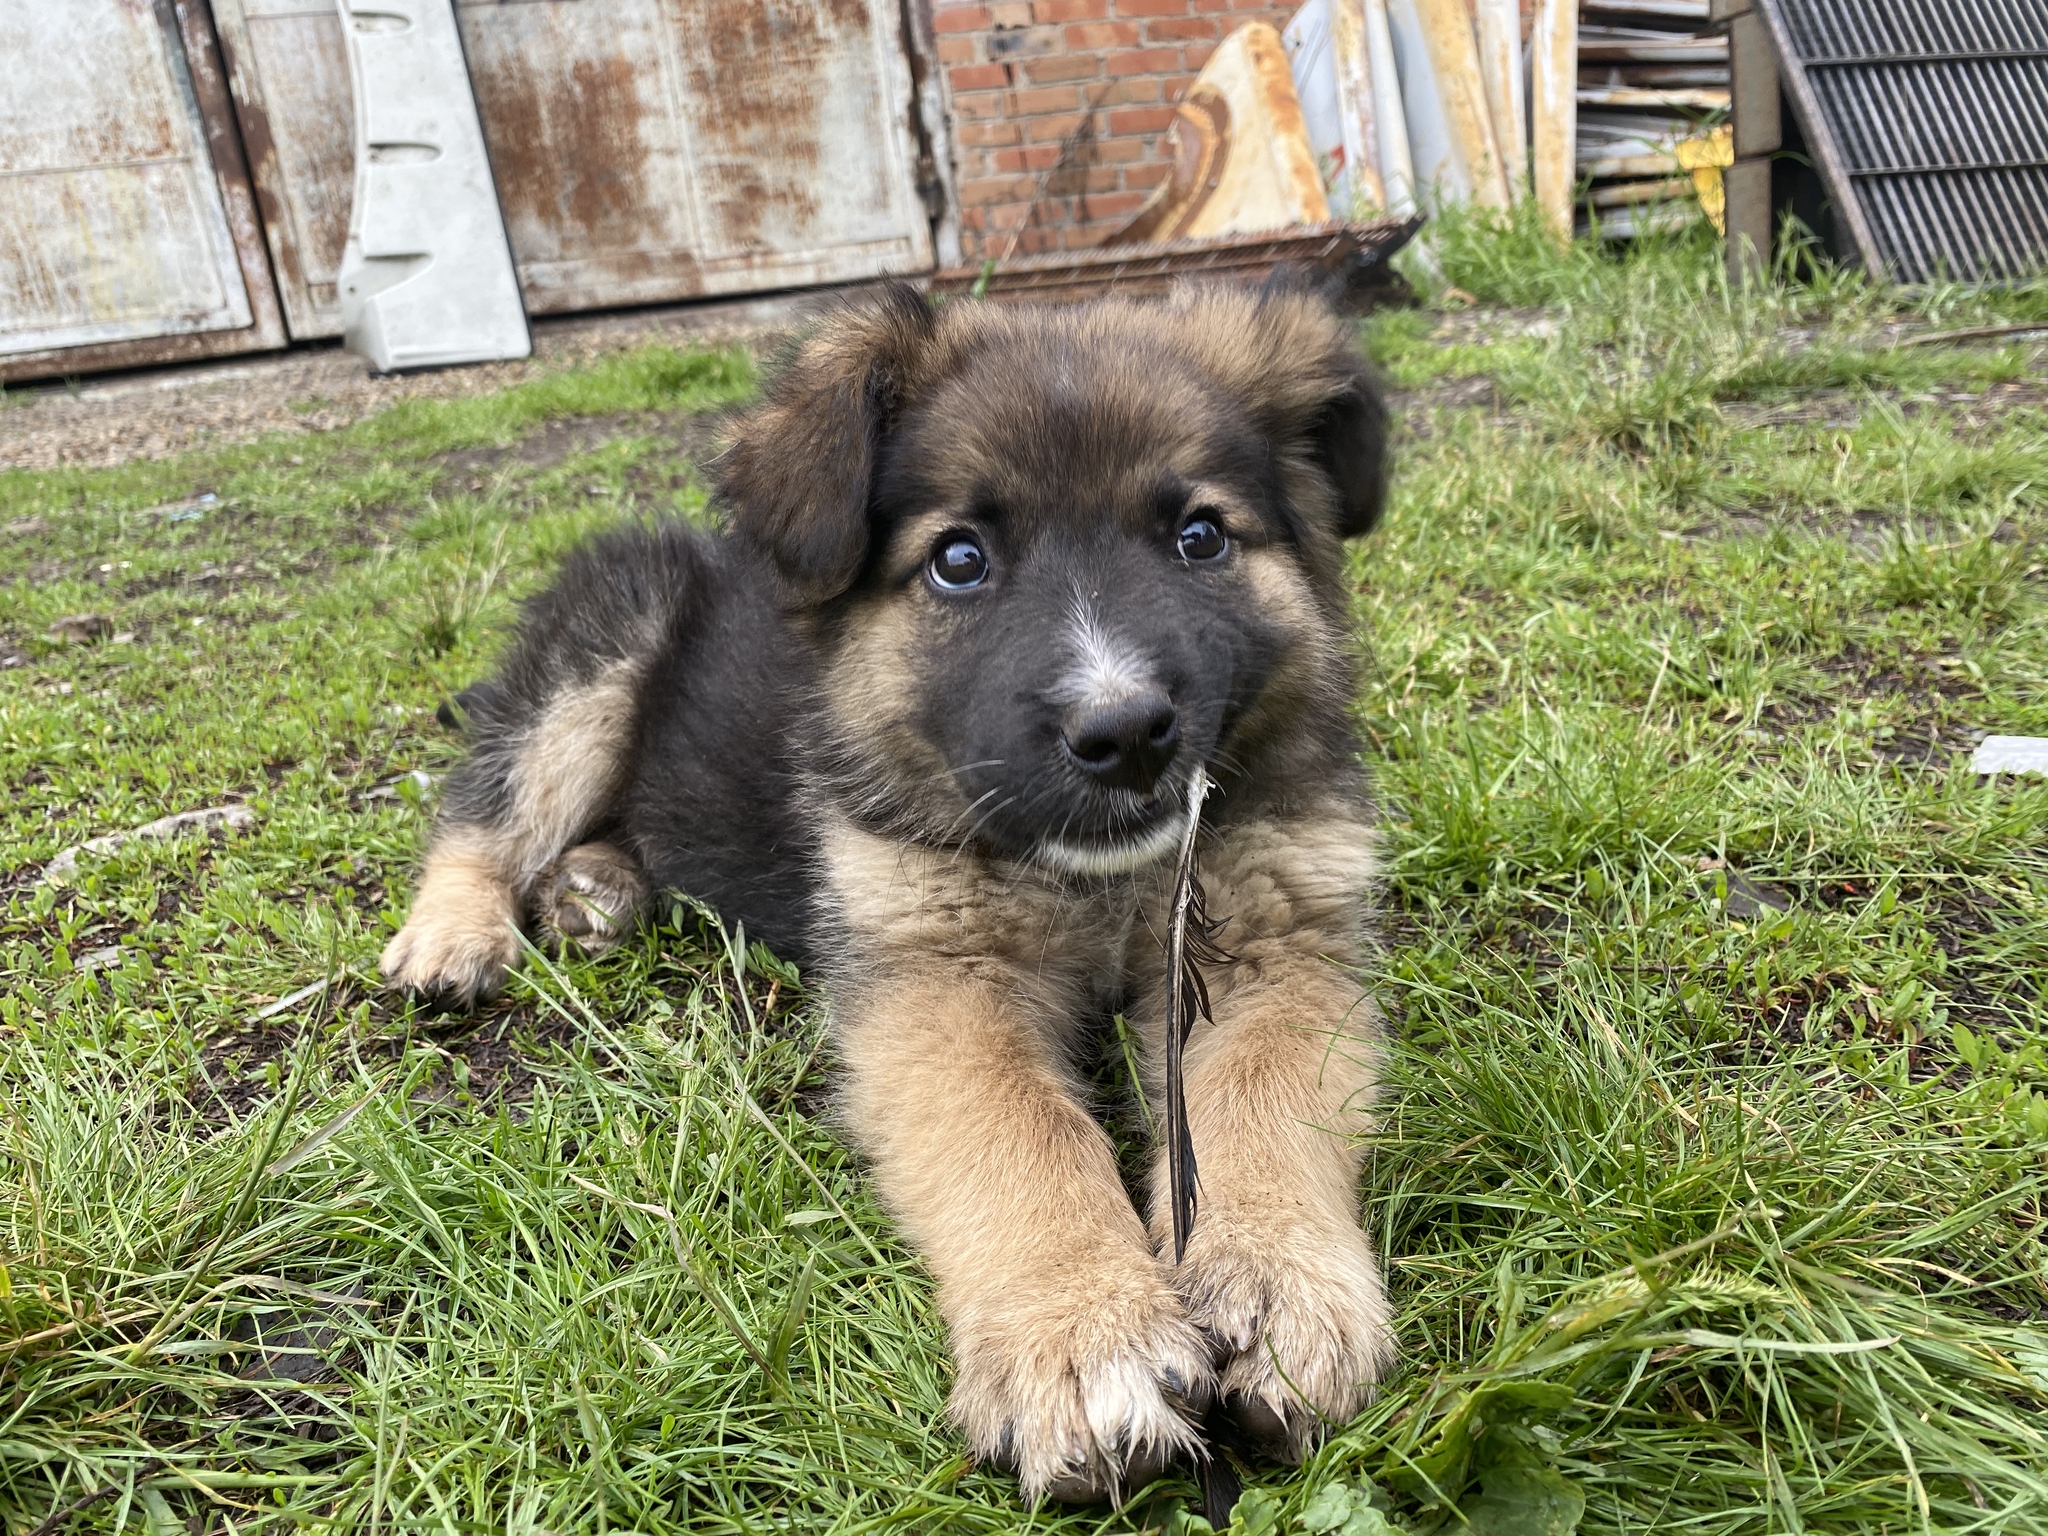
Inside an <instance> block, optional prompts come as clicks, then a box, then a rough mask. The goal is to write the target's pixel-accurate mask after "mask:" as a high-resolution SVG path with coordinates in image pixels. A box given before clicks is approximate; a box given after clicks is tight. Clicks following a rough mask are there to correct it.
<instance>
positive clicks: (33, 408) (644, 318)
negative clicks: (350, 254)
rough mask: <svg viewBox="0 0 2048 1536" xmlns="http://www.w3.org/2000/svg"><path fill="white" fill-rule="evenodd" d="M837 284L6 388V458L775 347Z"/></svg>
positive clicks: (144, 445)
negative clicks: (400, 358) (394, 370)
mask: <svg viewBox="0 0 2048 1536" xmlns="http://www.w3.org/2000/svg"><path fill="white" fill-rule="evenodd" d="M837 291H839V290H826V291H822V292H812V293H804V294H778V295H772V296H769V297H766V298H758V299H736V300H728V301H720V302H715V303H702V304H679V305H670V306H666V307H663V308H660V309H645V310H632V311H626V312H622V313H618V314H609V315H578V316H574V317H570V318H564V319H558V320H537V321H535V322H534V326H533V343H534V349H533V356H532V357H530V358H526V359H523V360H521V361H519V362H510V363H478V364H473V365H470V366H466V367H459V368H439V369H434V370H432V371H429V372H420V373H406V374H376V373H372V372H371V371H370V369H369V365H368V364H367V363H365V362H364V361H363V360H362V359H361V358H359V357H356V356H353V355H352V354H350V353H347V352H344V351H342V349H341V347H340V345H339V344H338V343H334V342H317V343H311V344H308V345H305V346H302V347H299V348H296V349H294V350H292V351H290V352H281V353H277V354H275V355H273V356H270V357H260V358H242V359H237V360H234V361H231V362H219V363H200V364H191V365H187V366H184V367H178V368H158V369H150V370H146V371H141V372H135V373H126V374H109V375H106V376H105V377H103V378H99V379H92V380H86V381H82V382H81V381H71V382H69V383H52V384H45V385H38V386H29V387H27V388H25V389H14V390H10V391H8V398H7V405H8V408H7V409H6V410H4V411H0V468H12V469H58V468H63V467H66V466H78V467H88V468H106V467H109V466H112V465H116V464H126V463H130V462H132V461H134V460H138V459H163V458H170V457H172V456H173V455H176V454H180V453H185V452H188V451H190V450H192V449H195V448H206V447H221V446H225V445H228V444H234V443H246V442H252V441H254V440H255V439H257V438H260V437H268V436H272V435H286V436H289V435H295V434H301V433H312V432H331V431H334V430H335V429H336V428H339V427H345V426H348V425H350V424H352V423H354V422H357V421H360V420H362V419H363V418H364V417H366V416H370V415H374V414H375V413H376V412H378V411H381V410H383V409H385V408H386V407H388V406H392V405H396V404H398V403H399V402H400V401H402V400H414V399H454V398H460V397H464V396H470V395H483V394H489V393H492V392H493V391H496V390H500V389H504V388H506V387H507V386H508V385H512V384H519V383H523V382H525V381H526V380H529V379H533V378H538V377H539V376H540V375H542V374H543V373H547V372H550V371H552V370H555V369H559V368H562V367H566V366H572V365H575V364H578V363H586V362H590V361H592V360H594V359H596V358H599V357H602V356H605V355H607V354H609V353H614V352H624V351H628V350H631V349H632V348H634V347H641V346H649V345H654V344H666V345H671V346H679V345H686V344H693V343H716V342H734V341H737V342H743V343H745V344H747V345H748V346H750V347H753V348H755V349H756V350H759V351H764V352H765V351H767V350H772V346H773V342H774V339H775V337H776V336H777V335H778V334H780V333H784V332H787V331H788V330H790V329H791V328H792V327H794V326H796V325H798V324H801V322H802V320H803V317H804V315H805V314H806V312H808V310H809V309H811V308H812V307H813V306H815V305H817V304H818V303H820V302H823V301H825V300H826V299H828V298H829V297H831V296H832V294H833V293H834V292H837Z"/></svg>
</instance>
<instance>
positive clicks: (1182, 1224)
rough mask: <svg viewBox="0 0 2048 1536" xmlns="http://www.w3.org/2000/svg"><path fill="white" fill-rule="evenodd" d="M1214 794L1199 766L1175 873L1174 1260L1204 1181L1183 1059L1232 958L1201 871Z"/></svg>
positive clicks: (1169, 1153)
mask: <svg viewBox="0 0 2048 1536" xmlns="http://www.w3.org/2000/svg"><path fill="white" fill-rule="evenodd" d="M1208 798H1209V775H1208V774H1207V773H1205V772H1203V771H1202V770H1201V769H1199V768H1197V769H1196V770H1195V777H1194V782H1193V783H1191V784H1190V785H1189V786H1188V824H1187V830H1186V831H1185V832H1183V833H1182V834H1181V840H1180V857H1179V859H1178V860H1177V861H1176V863H1175V865H1174V871H1173V902H1172V905H1171V907H1170V908H1169V918H1168V923H1167V930H1166V1114H1165V1127H1164V1128H1165V1132H1166V1182H1167V1185H1168V1204H1169V1208H1170V1210H1171V1212H1172V1215H1173V1262H1174V1263H1176V1264H1178V1263H1180V1261H1181V1257H1182V1255H1184V1254H1185V1253H1186V1252H1187V1247H1188V1237H1189V1235H1190V1234H1191V1233H1192V1232H1193V1231H1194V1227H1195V1206H1196V1203H1197V1196H1198V1193H1199V1190H1200V1179H1199V1177H1198V1175H1197V1173H1196V1170H1195V1141H1194V1134H1193V1132H1192V1131H1191V1130H1190V1129H1189V1127H1188V1104H1187V1087H1186V1083H1185V1081H1184V1077H1183V1070H1182V1060H1183V1057H1184V1056H1185V1054H1186V1051H1187V1043H1188V1036H1189V1035H1190V1034H1191V1033H1192V1032H1193V1031H1194V1027H1195V1020H1196V1019H1207V1018H1209V986H1208V983H1207V982H1205V981H1203V979H1202V967H1203V966H1204V965H1221V964H1224V963H1225V962H1227V961H1228V960H1229V958H1230V957H1229V956H1228V955H1226V954H1225V953H1224V952H1223V951H1222V950H1221V949H1220V948H1218V947H1217V944H1216V935H1217V934H1218V933H1219V932H1221V931H1222V928H1223V924H1222V923H1221V922H1216V921H1212V920H1211V919H1210V917H1209V910H1208V905H1207V897H1206V895H1205V893H1204V892H1203V890H1202V880H1201V876H1200V875H1199V874H1197V873H1196V870H1195V834H1196V833H1197V832H1199V831H1200V830H1201V827H1202V803H1203V802H1204V801H1205V800H1207V799H1208Z"/></svg>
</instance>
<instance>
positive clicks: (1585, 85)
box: [1574, 0, 1734, 239]
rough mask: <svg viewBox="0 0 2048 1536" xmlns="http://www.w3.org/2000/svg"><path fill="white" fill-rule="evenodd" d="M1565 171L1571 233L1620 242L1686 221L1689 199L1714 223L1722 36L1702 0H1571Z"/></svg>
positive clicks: (1725, 134)
mask: <svg viewBox="0 0 2048 1536" xmlns="http://www.w3.org/2000/svg"><path fill="white" fill-rule="evenodd" d="M1578 8H1579V26H1578V50H1577V51H1578V68H1577V76H1578V78H1577V90H1576V93H1575V95H1576V105H1577V108H1578V128H1577V133H1576V150H1575V155H1574V162H1575V163H1574V169H1575V172H1576V179H1577V180H1578V181H1579V182H1580V183H1581V184H1584V185H1585V186H1586V188H1587V190H1586V191H1585V192H1584V193H1583V194H1582V195H1581V196H1580V198H1579V214H1578V221H1577V222H1578V228H1579V231H1580V232H1581V233H1586V232H1589V231H1591V230H1594V229H1597V230H1598V232H1599V233H1600V234H1601V235H1603V236H1605V237H1607V238H1609V239H1626V238H1628V237H1630V236H1632V235H1635V234H1639V233H1641V232H1643V231H1644V230H1647V229H1653V228H1659V227H1668V226H1671V225H1675V224H1682V223H1686V222H1689V221H1690V220H1692V219H1693V218H1694V217H1696V216H1697V215H1696V213H1695V211H1694V207H1693V202H1694V199H1697V200H1698V203H1699V206H1700V207H1702V208H1704V209H1705V210H1706V213H1707V216H1708V217H1709V218H1711V219H1712V220H1713V221H1714V223H1715V225H1716V227H1720V226H1721V225H1722V222H1723V220H1722V208H1723V199H1722V190H1721V170H1722V168H1723V167H1724V166H1727V165H1729V164H1731V163H1732V162H1733V158H1734V155H1733V145H1732V141H1731V137H1730V133H1729V130H1728V128H1727V126H1726V119H1727V116H1728V103H1729V76H1728V34H1727V31H1726V30H1725V29H1724V28H1721V27H1710V24H1709V19H1708V0H1578Z"/></svg>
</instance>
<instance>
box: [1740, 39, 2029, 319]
mask: <svg viewBox="0 0 2048 1536" xmlns="http://www.w3.org/2000/svg"><path fill="white" fill-rule="evenodd" d="M1762 5H1763V10H1764V14H1765V17H1766V19H1767V20H1768V21H1769V23H1770V26H1771V31H1772V33H1773V35H1774V37H1775V39H1776V41H1777V45H1778V51H1779V54H1780V56H1781V57H1782V58H1783V60H1784V64H1785V74H1786V83H1787V84H1788V85H1789V86H1790V87H1791V90H1792V93H1793V97H1794V101H1795V103H1796V105H1797V106H1798V108H1799V115H1800V117H1801V119H1802V120H1803V122H1804V125H1805V127H1806V130H1807V140H1808V142H1809V143H1810V144H1811V145H1812V147H1813V149H1814V152H1815V158H1816V159H1817V160H1818V161H1819V162H1820V171H1821V174H1822V176H1823V177H1824V178H1825V179H1826V181H1827V184H1828V190H1829V192H1830V193H1831V194H1832V196H1833V197H1834V200H1835V202H1836V204H1837V206H1838V207H1839V208H1840V209H1841V210H1842V212H1843V214H1844V216H1845V218H1846V221H1847V223H1848V225H1849V229H1850V232H1851V234H1852V236H1853V237H1854V239H1855V242H1856V245H1857V247H1858V249H1859V251H1860V253H1861V255H1862V257H1863V260H1864V263H1865V265H1867V266H1869V267H1870V268H1871V269H1872V270H1874V271H1882V272H1884V273H1886V274H1887V275H1889V276H1890V277H1892V278H1894V279H1896V280H1898V281H1900V282H1906V283H1924V282H1931V281H1934V280H1936V279H1938V278H1943V277H1948V278H1954V279H1959V280H1962V281H1966V282H1997V281H2010V280H2012V279H2015V278H2022V277H2029V276H2034V275H2037V274H2039V273H2041V272H2043V271H2044V270H2048V0H1940V3H1929V0H1762Z"/></svg>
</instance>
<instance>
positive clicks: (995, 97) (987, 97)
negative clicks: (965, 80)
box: [953, 91, 1010, 119]
mask: <svg viewBox="0 0 2048 1536" xmlns="http://www.w3.org/2000/svg"><path fill="white" fill-rule="evenodd" d="M1008 94H1009V93H1008V92H1006V91H964V92H957V93H955V95H954V97H953V115H954V116H955V117H977V118H983V119H988V118H998V117H1008V116H1009V115H1010V113H1009V104H1008V103H1007V102H1005V101H1004V99H1003V98H1004V97H1005V96H1006V95H1008Z"/></svg>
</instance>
